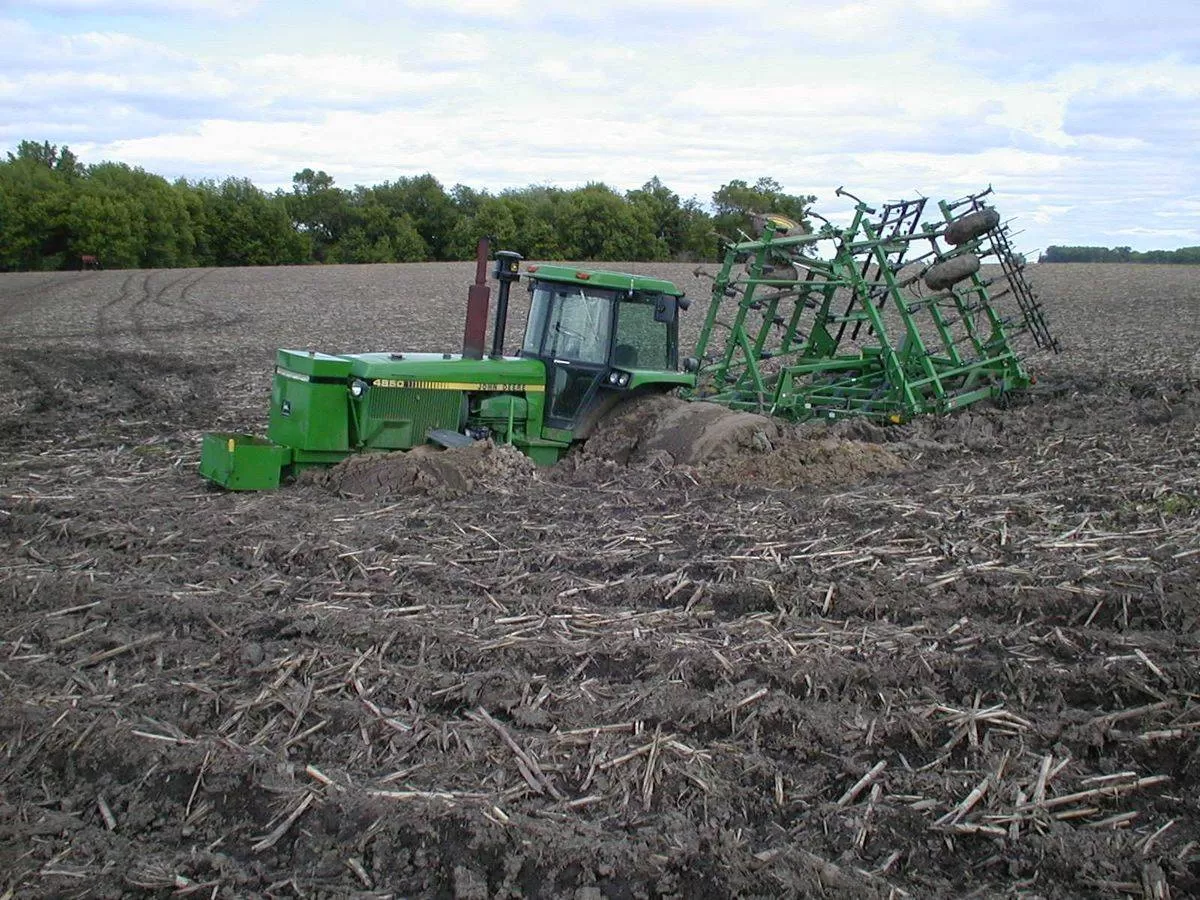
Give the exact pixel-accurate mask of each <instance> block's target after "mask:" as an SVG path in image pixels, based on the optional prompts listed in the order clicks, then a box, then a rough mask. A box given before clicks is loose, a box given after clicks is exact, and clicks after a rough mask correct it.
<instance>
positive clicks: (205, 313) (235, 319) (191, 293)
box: [147, 268, 245, 331]
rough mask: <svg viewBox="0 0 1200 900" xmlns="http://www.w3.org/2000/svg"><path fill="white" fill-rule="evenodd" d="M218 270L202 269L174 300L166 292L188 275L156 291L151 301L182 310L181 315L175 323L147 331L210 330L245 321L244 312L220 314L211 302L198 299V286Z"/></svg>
mask: <svg viewBox="0 0 1200 900" xmlns="http://www.w3.org/2000/svg"><path fill="white" fill-rule="evenodd" d="M217 271H218V270H217V269H215V268H209V269H204V270H202V271H200V273H199V274H197V275H196V277H194V278H192V280H191V281H188V282H187V283H186V284H184V285H183V286H182V287H180V288H179V289H178V292H177V295H176V296H175V298H174V299H173V300H168V298H167V297H166V292H167V291H169V290H171V289H172V288H176V287H178V285H179V284H180V283H181V282H182V281H184V280H185V279H186V278H187V276H184V277H183V278H179V279H176V280H175V281H172V282H171V283H170V284H167V285H164V286H163V288H162V289H160V290H159V291H157V292H156V293H155V295H154V297H153V298H152V300H151V302H153V303H155V304H156V305H158V306H161V307H163V308H164V309H171V310H180V311H182V314H181V317H180V319H179V320H178V321H177V322H175V323H173V324H170V325H163V326H157V327H155V328H153V329H152V328H147V331H150V330H157V331H163V330H172V331H176V330H180V329H184V328H186V329H188V330H194V331H208V330H214V329H217V328H227V327H228V326H230V325H236V324H237V323H239V322H241V321H243V320H244V319H245V315H243V314H242V313H239V312H235V313H230V314H226V315H219V314H218V313H216V312H214V311H213V310H212V308H211V306H210V305H209V304H207V303H205V302H204V301H198V300H196V298H195V290H196V287H197V286H198V285H199V284H200V283H201V282H202V281H204V280H206V279H207V278H208V277H209V276H211V275H214V274H215V273H216V272H217ZM189 274H191V273H189Z"/></svg>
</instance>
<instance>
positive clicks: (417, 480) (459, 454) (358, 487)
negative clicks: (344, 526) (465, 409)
mask: <svg viewBox="0 0 1200 900" xmlns="http://www.w3.org/2000/svg"><path fill="white" fill-rule="evenodd" d="M534 468H535V466H534V462H533V460H531V459H530V458H529V457H528V456H526V455H525V454H524V453H522V452H521V451H520V450H518V449H517V448H515V447H508V446H496V445H495V444H493V443H492V442H490V441H480V442H478V443H475V444H472V445H471V446H469V447H461V448H456V449H451V450H442V449H438V448H436V447H433V446H431V445H426V446H424V447H417V448H415V449H413V450H409V451H402V452H397V453H364V454H360V455H356V456H350V457H347V458H346V459H345V460H343V461H342V462H340V463H338V464H337V465H336V466H333V467H332V468H331V469H329V470H327V471H324V472H313V473H308V474H307V479H308V480H309V481H311V482H313V483H316V484H318V485H320V486H322V487H325V488H327V489H328V490H331V491H333V492H334V493H336V494H338V495H340V496H343V497H358V498H362V497H390V496H398V495H405V494H420V495H424V496H428V497H433V498H436V499H453V498H456V497H463V496H465V495H467V494H471V493H474V492H477V491H478V492H482V493H488V494H495V493H504V492H506V491H511V490H514V489H515V488H517V487H519V486H521V485H523V484H524V483H526V482H527V481H528V480H529V478H530V477H531V476H532V475H533V470H534Z"/></svg>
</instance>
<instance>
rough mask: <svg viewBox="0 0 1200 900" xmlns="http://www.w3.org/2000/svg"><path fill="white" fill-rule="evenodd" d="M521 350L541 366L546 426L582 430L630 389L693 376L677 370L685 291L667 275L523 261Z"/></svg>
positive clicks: (664, 385)
mask: <svg viewBox="0 0 1200 900" xmlns="http://www.w3.org/2000/svg"><path fill="white" fill-rule="evenodd" d="M526 278H527V283H528V285H529V291H530V295H531V298H530V307H529V319H528V321H527V323H526V327H525V340H524V342H523V344H522V346H521V356H522V357H525V358H527V359H538V360H541V361H542V363H543V364H544V365H545V367H546V401H545V403H546V406H545V419H544V426H545V427H546V428H549V429H555V430H560V431H564V432H571V434H572V438H573V439H575V440H578V439H579V438H581V437H586V436H587V432H588V431H589V430H590V428H591V426H592V425H593V424H594V423H595V421H596V420H597V419H598V418H599V417H600V416H601V415H602V414H603V413H604V412H605V411H607V410H608V409H609V408H611V407H612V406H613V405H615V404H616V403H617V402H618V401H619V400H621V399H622V398H623V397H626V396H628V395H629V394H630V393H632V392H635V391H638V390H639V389H641V390H646V389H658V390H667V389H670V388H672V387H678V386H687V385H691V384H692V383H693V378H692V376H691V375H688V374H685V373H683V372H680V371H679V311H680V310H682V309H687V307H688V301H687V300H686V299H685V298H684V296H683V292H682V291H680V290H679V289H678V288H677V287H675V285H673V284H672V283H671V282H669V281H662V280H659V279H656V278H646V277H643V276H638V275H627V274H623V273H618V272H604V271H597V270H588V271H582V270H578V269H575V268H571V267H567V266H550V265H541V266H539V265H531V266H528V267H526Z"/></svg>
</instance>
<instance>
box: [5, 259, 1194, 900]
mask: <svg viewBox="0 0 1200 900" xmlns="http://www.w3.org/2000/svg"><path fill="white" fill-rule="evenodd" d="M636 268H637V269H638V270H640V271H642V272H647V273H652V274H656V275H659V276H661V277H667V278H673V279H675V280H677V281H678V282H679V283H680V284H682V285H684V286H685V287H686V288H687V289H688V290H689V292H690V293H692V294H693V296H694V297H696V298H700V297H702V295H703V292H704V288H703V283H701V282H697V281H696V280H695V279H694V278H693V277H692V275H691V269H692V267H691V266H670V265H663V266H650V265H640V266H637V267H636ZM472 270H473V269H472V266H471V265H469V264H462V265H457V264H447V265H432V264H431V265H409V266H362V267H328V268H294V269H289V268H281V269H241V270H177V271H153V272H147V271H135V272H115V271H114V272H88V273H61V274H38V275H33V274H30V275H0V451H2V452H0V610H2V613H3V615H2V618H0V898H3V900H8V898H10V897H13V898H26V897H73V896H78V897H114V898H115V897H127V896H200V897H345V896H352V895H353V896H362V897H387V896H395V897H400V896H447V897H449V896H454V897H464V898H484V897H517V896H539V897H563V896H565V897H576V898H580V900H583V898H587V900H592V898H600V897H650V896H671V897H702V896H731V895H752V894H758V895H768V896H837V897H901V896H911V897H966V896H978V897H991V896H1030V897H1078V896H1097V897H1106V896H1130V897H1147V898H1149V897H1154V898H1164V897H1168V896H1176V897H1183V896H1194V895H1197V894H1200V797H1198V793H1197V789H1198V786H1200V351H1198V348H1200V269H1197V268H1185V267H1148V266H1129V267H1120V266H1096V267H1088V266H1074V265H1066V266H1058V267H1049V266H1041V267H1034V269H1033V270H1032V280H1033V281H1034V283H1035V285H1036V287H1037V288H1038V290H1039V292H1040V294H1041V295H1042V297H1043V299H1044V301H1045V304H1046V309H1047V315H1048V318H1049V319H1050V322H1051V326H1052V328H1053V329H1054V330H1055V332H1056V333H1057V335H1058V336H1059V338H1060V340H1061V342H1062V344H1063V346H1064V348H1065V350H1064V352H1063V353H1062V354H1060V355H1058V356H1047V355H1041V354H1038V355H1034V356H1032V357H1031V358H1030V364H1031V366H1032V367H1033V368H1034V369H1035V370H1036V372H1037V373H1038V376H1039V381H1038V384H1037V385H1036V387H1035V388H1034V389H1033V390H1032V391H1030V392H1029V393H1028V394H1027V395H1025V396H1023V397H1022V398H1020V399H1019V400H1015V401H1013V402H1010V403H1009V404H1007V405H1006V408H1003V409H1000V408H994V407H988V408H977V409H974V410H972V411H968V412H966V413H963V414H961V415H958V416H954V417H951V418H947V419H945V420H927V421H923V422H920V423H917V424H914V425H909V426H905V427H903V428H901V429H895V430H881V429H876V428H865V427H849V426H845V425H842V426H836V427H834V428H832V429H829V430H828V431H826V430H825V429H823V428H811V429H808V430H806V431H805V432H804V434H803V435H801V436H800V437H801V438H803V440H800V439H798V440H797V442H796V443H795V444H794V447H795V452H794V453H792V452H791V451H789V453H787V454H783V453H780V452H779V451H778V448H776V449H774V450H772V451H771V453H765V454H764V452H763V451H762V448H755V447H753V446H747V447H745V448H743V449H744V452H743V453H742V454H741V455H735V456H733V457H727V458H725V459H724V460H723V461H722V463H721V465H720V466H719V467H717V468H712V467H709V468H703V467H694V466H685V465H680V464H672V462H671V459H670V458H667V457H663V456H661V455H658V456H653V457H652V458H650V459H647V460H643V461H641V462H638V463H636V464H630V460H629V459H628V458H627V457H628V454H625V455H624V456H622V455H621V454H618V453H607V454H601V453H598V452H592V453H591V454H588V453H584V454H582V455H580V456H578V457H576V458H573V459H571V460H570V461H568V462H567V463H564V464H560V465H559V466H558V467H556V468H554V469H550V470H539V471H538V472H536V473H534V474H532V475H531V474H529V472H528V471H527V470H526V469H525V468H524V467H523V466H521V465H520V464H519V461H518V462H517V463H513V461H511V460H509V461H507V462H505V463H504V464H503V465H499V464H497V465H494V466H492V467H491V468H489V469H488V470H487V473H486V477H482V478H479V479H477V480H475V481H467V482H464V488H463V489H462V490H458V491H451V492H447V491H436V490H425V489H422V488H421V487H420V485H414V486H413V487H412V489H411V490H403V489H396V490H391V491H389V492H388V493H387V495H386V496H368V497H357V498H356V497H350V496H345V492H343V493H337V492H335V491H334V490H332V489H331V487H330V486H329V485H328V484H322V483H319V481H317V480H308V481H306V482H304V483H300V484H294V485H291V486H288V487H286V488H285V489H282V490H280V491H278V492H274V493H269V494H248V495H233V494H227V493H222V492H220V491H217V490H214V489H210V488H209V487H207V486H206V485H205V484H203V483H202V482H201V480H200V479H199V477H198V475H197V473H196V463H197V455H198V446H199V437H200V435H201V433H202V432H204V431H207V430H246V431H261V430H262V428H263V427H264V425H265V418H266V408H267V402H268V397H269V383H270V373H271V369H272V366H273V361H274V357H273V354H274V350H275V348H276V347H294V348H312V349H321V350H325V351H329V352H345V351H365V350H404V349H432V350H439V349H444V350H454V349H456V347H457V344H458V343H459V341H460V338H461V320H462V311H463V308H464V305H465V294H466V286H467V284H468V283H469V281H470V279H471V273H472ZM702 305H703V304H702V303H698V304H697V306H695V307H693V310H692V312H691V313H690V314H689V315H690V319H691V321H690V327H691V328H692V333H693V334H694V332H695V328H696V326H697V324H698V320H699V318H700V316H701V314H702V311H701V312H698V311H697V310H698V308H699V307H700V306H702ZM520 313H521V310H519V309H518V310H517V315H515V316H514V319H515V321H513V322H512V323H511V324H510V329H509V333H510V334H512V335H519V334H520V331H521V327H522V324H523V323H522V322H521V321H520V319H521V315H520ZM597 446H599V445H597ZM594 451H595V448H594ZM885 457H886V459H887V460H888V461H889V462H888V464H887V465H860V464H859V463H858V462H855V463H854V464H842V463H844V462H845V461H846V460H850V459H852V460H862V459H868V458H870V459H875V458H878V459H883V458H885ZM892 461H894V462H895V464H894V465H893V464H892Z"/></svg>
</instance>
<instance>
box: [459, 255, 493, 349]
mask: <svg viewBox="0 0 1200 900" xmlns="http://www.w3.org/2000/svg"><path fill="white" fill-rule="evenodd" d="M490 247H491V243H490V241H488V239H487V238H480V239H479V244H478V245H477V246H476V247H475V283H474V284H473V285H471V286H470V287H469V288H468V289H467V321H466V324H465V325H464V327H463V350H462V355H463V359H483V345H484V342H485V341H486V339H487V315H488V301H489V300H490V299H491V297H492V290H491V288H489V287H488V283H487V258H488V250H489V249H490Z"/></svg>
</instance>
